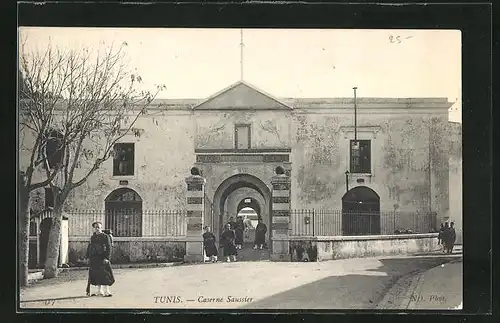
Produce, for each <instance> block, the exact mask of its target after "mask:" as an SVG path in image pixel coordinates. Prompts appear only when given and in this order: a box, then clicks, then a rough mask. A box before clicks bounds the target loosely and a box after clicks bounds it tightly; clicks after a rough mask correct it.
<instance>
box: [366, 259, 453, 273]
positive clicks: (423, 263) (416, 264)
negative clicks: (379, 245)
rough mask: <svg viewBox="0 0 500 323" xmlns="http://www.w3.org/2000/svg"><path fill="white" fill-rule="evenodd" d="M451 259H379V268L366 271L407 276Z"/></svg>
mask: <svg viewBox="0 0 500 323" xmlns="http://www.w3.org/2000/svg"><path fill="white" fill-rule="evenodd" d="M451 260H453V258H450V257H445V256H444V257H437V256H428V257H419V258H385V259H384V258H383V259H379V261H380V263H381V264H382V265H381V266H379V267H377V268H372V269H367V271H377V272H385V273H387V274H391V275H394V274H396V275H398V274H399V275H407V274H413V273H418V272H421V271H426V270H428V269H431V268H434V267H437V266H440V265H442V264H444V263H447V262H450V261H451Z"/></svg>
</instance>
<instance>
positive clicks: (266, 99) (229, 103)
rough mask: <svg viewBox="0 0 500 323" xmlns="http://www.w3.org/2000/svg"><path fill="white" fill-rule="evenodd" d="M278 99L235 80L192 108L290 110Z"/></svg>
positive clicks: (289, 107)
mask: <svg viewBox="0 0 500 323" xmlns="http://www.w3.org/2000/svg"><path fill="white" fill-rule="evenodd" d="M292 109H293V108H292V107H291V106H289V105H287V104H286V103H284V102H281V101H280V100H279V99H277V98H275V97H273V96H271V95H270V94H267V93H265V92H263V91H262V90H260V89H258V88H256V87H255V86H253V85H250V84H248V83H246V82H243V81H240V82H237V83H235V84H233V85H231V86H229V87H227V88H225V89H224V90H222V91H220V92H218V93H216V94H214V95H212V96H211V97H209V98H208V99H206V100H204V101H203V102H201V103H199V104H198V105H196V106H195V107H193V110H292Z"/></svg>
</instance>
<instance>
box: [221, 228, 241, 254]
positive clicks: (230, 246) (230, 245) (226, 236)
mask: <svg viewBox="0 0 500 323" xmlns="http://www.w3.org/2000/svg"><path fill="white" fill-rule="evenodd" d="M235 238H236V237H235V234H234V231H233V230H231V225H230V224H229V223H227V224H226V225H225V227H224V231H223V232H222V234H221V237H220V243H221V244H222V246H223V248H224V257H226V260H227V262H230V261H231V257H232V258H233V261H236V255H237V254H238V251H237V250H236V245H235V244H234V239H235Z"/></svg>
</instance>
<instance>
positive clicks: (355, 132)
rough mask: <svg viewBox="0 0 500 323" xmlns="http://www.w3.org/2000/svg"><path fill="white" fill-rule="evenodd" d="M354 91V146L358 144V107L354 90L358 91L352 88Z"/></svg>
mask: <svg viewBox="0 0 500 323" xmlns="http://www.w3.org/2000/svg"><path fill="white" fill-rule="evenodd" d="M352 89H353V90H354V144H357V143H358V131H357V125H358V112H357V110H358V109H357V105H358V102H357V101H358V100H357V97H356V90H357V89H358V88H357V87H356V86H355V87H353V88H352Z"/></svg>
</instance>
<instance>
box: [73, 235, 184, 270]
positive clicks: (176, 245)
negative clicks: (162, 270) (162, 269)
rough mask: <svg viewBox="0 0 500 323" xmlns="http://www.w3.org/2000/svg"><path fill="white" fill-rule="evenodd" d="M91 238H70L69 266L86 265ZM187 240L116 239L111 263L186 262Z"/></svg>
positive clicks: (162, 238)
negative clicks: (86, 254)
mask: <svg viewBox="0 0 500 323" xmlns="http://www.w3.org/2000/svg"><path fill="white" fill-rule="evenodd" d="M88 243H89V237H69V246H68V249H69V250H68V265H70V266H71V267H73V266H84V265H86V260H85V253H86V252H87V246H88ZM185 254H186V238H184V237H182V238H164V237H130V238H129V237H127V238H122V237H114V238H113V251H112V253H111V263H114V264H128V263H145V262H178V261H183V260H184V255H185Z"/></svg>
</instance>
